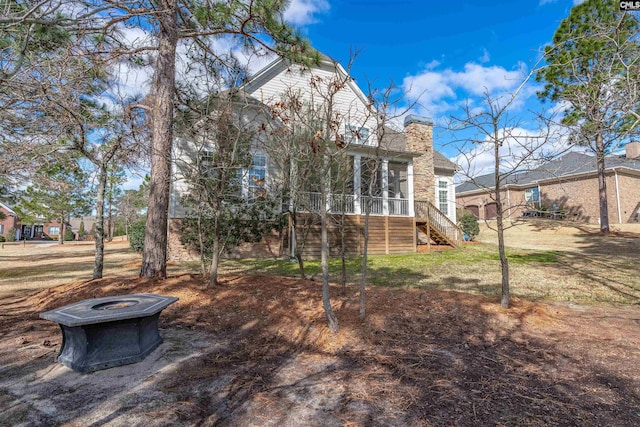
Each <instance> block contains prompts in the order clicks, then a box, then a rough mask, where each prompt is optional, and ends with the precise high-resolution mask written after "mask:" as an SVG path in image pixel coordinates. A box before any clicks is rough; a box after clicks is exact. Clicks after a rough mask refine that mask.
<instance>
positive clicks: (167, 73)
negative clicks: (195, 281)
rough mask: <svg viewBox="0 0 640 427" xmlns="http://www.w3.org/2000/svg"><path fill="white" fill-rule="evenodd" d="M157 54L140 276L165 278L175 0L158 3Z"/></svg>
mask: <svg viewBox="0 0 640 427" xmlns="http://www.w3.org/2000/svg"><path fill="white" fill-rule="evenodd" d="M158 22H159V28H158V54H157V58H156V67H155V75H154V80H153V86H152V95H151V96H152V97H151V117H152V122H151V123H152V137H151V179H150V182H149V205H148V209H147V224H146V227H145V235H144V248H143V252H142V268H141V269H140V276H141V277H147V278H162V279H164V278H166V277H167V222H168V216H169V188H170V180H171V148H172V144H173V130H172V129H173V107H174V104H173V100H174V91H175V74H176V73H175V68H176V46H177V43H178V30H177V27H178V22H177V0H164V1H160V2H159V11H158Z"/></svg>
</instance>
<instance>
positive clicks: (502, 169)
mask: <svg viewBox="0 0 640 427" xmlns="http://www.w3.org/2000/svg"><path fill="white" fill-rule="evenodd" d="M531 76H532V74H531V73H530V74H529V75H527V76H526V77H525V78H524V79H523V82H522V83H521V84H520V85H519V86H518V87H517V89H516V90H514V91H513V93H511V94H507V95H502V96H493V95H491V94H490V93H489V92H488V91H487V90H485V92H484V96H483V98H482V103H481V104H480V105H473V106H472V105H471V104H470V102H467V104H466V106H465V107H464V109H463V114H462V115H460V116H457V117H451V118H450V119H449V120H448V124H447V129H448V130H449V131H452V132H453V134H454V135H455V138H454V140H453V141H452V144H454V145H456V146H457V148H458V150H459V155H458V165H459V166H461V167H462V171H461V173H462V174H463V175H464V176H465V177H466V178H467V179H469V180H470V181H471V182H472V183H475V184H476V185H477V186H478V187H479V188H485V189H486V190H487V197H489V198H490V199H491V200H492V201H493V202H494V203H495V206H496V223H495V228H494V227H493V225H492V224H489V223H488V225H489V227H490V228H492V229H494V230H495V231H497V233H498V254H499V257H500V268H501V277H502V284H501V294H502V298H501V305H502V306H503V307H505V308H508V307H509V301H510V293H509V260H508V258H507V254H506V249H505V238H504V230H505V229H506V228H507V225H506V224H505V219H506V218H507V217H508V213H507V212H505V209H504V203H503V197H504V196H503V191H504V190H503V187H504V185H505V184H506V183H507V182H509V180H510V179H511V178H512V177H514V175H516V174H518V173H521V172H523V171H526V170H528V169H530V168H532V167H533V166H537V165H538V162H539V161H540V160H542V159H548V158H550V157H551V154H550V153H549V150H547V151H545V147H546V146H547V145H546V144H547V143H548V142H549V141H550V140H551V139H552V137H554V135H553V134H552V132H553V131H554V130H553V127H550V126H549V123H550V122H549V121H548V120H545V119H544V118H543V117H542V116H541V115H539V116H538V119H539V123H538V127H537V129H536V131H535V132H523V130H522V128H521V127H520V126H519V124H520V123H519V119H518V118H517V116H514V115H513V112H512V108H511V107H512V106H513V103H514V101H515V100H516V99H517V97H518V95H519V94H520V93H521V91H522V89H523V88H524V87H525V85H526V84H527V83H528V82H529V80H530V79H531ZM460 135H463V136H462V137H461V136H460ZM485 153H489V154H490V158H491V162H492V163H493V165H492V167H491V168H492V170H493V182H492V183H491V185H486V183H480V182H478V181H476V180H475V179H474V176H475V175H476V173H475V163H476V162H477V161H478V159H479V158H480V156H481V155H483V154H485Z"/></svg>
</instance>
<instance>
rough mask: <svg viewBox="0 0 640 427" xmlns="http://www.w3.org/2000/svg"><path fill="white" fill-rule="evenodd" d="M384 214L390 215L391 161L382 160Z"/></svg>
mask: <svg viewBox="0 0 640 427" xmlns="http://www.w3.org/2000/svg"><path fill="white" fill-rule="evenodd" d="M382 214H383V215H385V216H386V215H389V160H387V159H383V160H382Z"/></svg>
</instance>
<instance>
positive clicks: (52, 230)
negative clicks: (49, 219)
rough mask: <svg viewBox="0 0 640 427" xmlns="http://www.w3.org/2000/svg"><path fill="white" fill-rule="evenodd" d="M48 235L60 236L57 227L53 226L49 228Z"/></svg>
mask: <svg viewBox="0 0 640 427" xmlns="http://www.w3.org/2000/svg"><path fill="white" fill-rule="evenodd" d="M49 234H50V235H52V236H58V235H60V227H59V226H57V225H53V226H51V227H49Z"/></svg>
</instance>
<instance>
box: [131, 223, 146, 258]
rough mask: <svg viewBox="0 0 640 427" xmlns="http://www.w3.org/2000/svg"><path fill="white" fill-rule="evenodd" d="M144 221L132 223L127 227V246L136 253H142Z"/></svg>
mask: <svg viewBox="0 0 640 427" xmlns="http://www.w3.org/2000/svg"><path fill="white" fill-rule="evenodd" d="M145 226H146V221H138V222H134V223H133V224H132V225H131V227H129V246H131V249H133V250H134V251H136V252H142V248H143V247H144V228H145Z"/></svg>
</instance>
